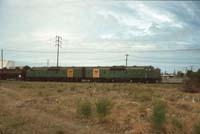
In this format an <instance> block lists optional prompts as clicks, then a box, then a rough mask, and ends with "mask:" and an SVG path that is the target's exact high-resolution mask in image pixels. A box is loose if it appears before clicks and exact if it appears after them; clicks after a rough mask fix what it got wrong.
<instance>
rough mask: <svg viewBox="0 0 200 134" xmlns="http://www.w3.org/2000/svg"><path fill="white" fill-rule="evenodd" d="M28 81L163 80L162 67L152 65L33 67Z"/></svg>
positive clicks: (28, 71)
mask: <svg viewBox="0 0 200 134" xmlns="http://www.w3.org/2000/svg"><path fill="white" fill-rule="evenodd" d="M25 79H26V80H28V81H68V82H80V81H91V82H147V83H157V82H160V81H161V74H160V69H158V68H154V67H152V66H129V67H125V66H112V67H110V66H106V67H101V66H97V67H59V68H55V67H51V68H46V67H33V68H31V69H28V70H27V71H26V75H25Z"/></svg>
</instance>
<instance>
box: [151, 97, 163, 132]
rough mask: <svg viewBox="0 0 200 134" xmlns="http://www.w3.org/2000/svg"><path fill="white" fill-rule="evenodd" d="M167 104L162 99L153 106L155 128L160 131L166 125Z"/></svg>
mask: <svg viewBox="0 0 200 134" xmlns="http://www.w3.org/2000/svg"><path fill="white" fill-rule="evenodd" d="M165 115H166V104H165V102H163V101H161V100H157V101H156V102H155V104H154V107H153V128H154V129H155V130H157V131H160V130H162V129H163V127H164V123H165V121H166V116H165Z"/></svg>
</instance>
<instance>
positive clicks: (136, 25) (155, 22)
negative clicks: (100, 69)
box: [0, 0, 200, 67]
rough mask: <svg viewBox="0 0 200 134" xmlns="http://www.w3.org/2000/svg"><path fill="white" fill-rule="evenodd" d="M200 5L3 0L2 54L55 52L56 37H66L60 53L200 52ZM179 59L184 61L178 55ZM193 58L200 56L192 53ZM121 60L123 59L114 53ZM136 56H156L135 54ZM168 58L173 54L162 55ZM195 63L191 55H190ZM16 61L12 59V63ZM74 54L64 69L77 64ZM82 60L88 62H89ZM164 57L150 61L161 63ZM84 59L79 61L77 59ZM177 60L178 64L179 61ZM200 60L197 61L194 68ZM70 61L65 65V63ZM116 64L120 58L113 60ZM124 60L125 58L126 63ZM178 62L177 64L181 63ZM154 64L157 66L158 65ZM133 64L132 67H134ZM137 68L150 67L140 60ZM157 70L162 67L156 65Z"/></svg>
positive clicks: (78, 55) (36, 58) (36, 57)
mask: <svg viewBox="0 0 200 134" xmlns="http://www.w3.org/2000/svg"><path fill="white" fill-rule="evenodd" d="M199 7H200V2H193V1H180V2H174V1H165V2H158V1H156V2H155V1H148V2H147V1H126V2H116V1H109V2H106V1H103V2H102V1H96V0H94V1H92V2H91V1H89V0H86V1H80V0H77V1H71V0H70V1H69V0H56V1H55V0H42V1H41V0H34V1H29V2H27V1H26V0H19V1H16V0H6V1H0V20H1V22H0V28H1V29H0V36H1V38H2V39H1V42H0V46H1V48H4V49H18V50H35V51H37V50H48V51H55V45H54V44H55V36H56V35H60V36H62V37H63V47H62V49H61V51H105V50H106V51H122V50H123V51H124V52H125V53H130V54H131V55H133V54H132V53H134V50H153V49H182V48H184V49H187V48H199V47H200V44H199V41H200V39H199V37H198V36H199V34H200V27H199V25H200V22H199V19H200V8H199ZM41 55H43V54H40V55H37V54H35V55H33V56H31V55H30V56H27V57H25V56H23V54H18V56H13V54H8V55H7V58H10V59H13V60H19V59H21V60H23V59H24V60H25V61H27V60H28V59H29V60H31V61H44V60H45V59H47V58H51V59H55V55H50V54H49V55H45V54H44V55H43V56H41ZM71 55H73V57H74V60H75V61H77V62H80V64H85V63H86V62H87V63H88V64H90V62H89V61H90V60H86V58H88V57H94V58H98V57H101V58H102V59H105V58H108V57H109V56H110V54H99V55H98V54H95V53H94V54H81V53H76V54H71ZM171 55H173V56H174V57H176V58H180V57H181V58H182V57H185V56H184V55H185V54H184V53H183V55H178V54H176V53H173V54H171ZM193 55H195V56H196V55H197V54H196V53H194V54H193ZM114 56H115V57H117V58H118V59H121V57H122V58H123V57H124V54H121V53H116V54H114ZM134 56H147V57H148V56H149V57H150V56H152V54H149V53H145V54H137V55H134ZM162 56H165V58H166V59H167V58H168V57H169V56H170V54H168V55H162ZM187 56H189V57H191V58H192V55H187ZM13 57H14V58H13ZM70 57H72V56H70V54H63V55H62V58H63V59H62V62H63V64H65V63H66V64H67V65H73V64H74V65H77V64H75V61H74V60H73V59H71V58H70ZM83 57H86V58H85V60H84V58H83ZM159 57H160V54H154V56H153V57H152V58H154V59H159ZM80 58H81V59H82V60H81V61H80V60H78V59H80ZM176 58H175V59H176ZM198 58H200V57H198V56H196V57H195V58H194V59H195V61H196V63H199V61H198V60H197V59H198ZM66 59H67V60H66ZM111 59H112V58H111ZM115 60H117V59H115ZM122 60H123V59H122ZM177 61H178V60H177ZM122 62H123V61H116V62H114V61H113V62H111V61H106V60H103V61H102V62H98V60H97V61H96V62H94V61H92V62H91V64H93V65H95V64H98V63H99V64H100V65H107V64H115V63H116V64H120V63H122ZM149 62H150V63H153V64H154V61H152V62H151V60H149ZM134 63H135V62H134V60H133V61H131V64H134ZM136 63H138V64H144V63H147V62H146V61H142V60H141V62H140V63H139V60H138V62H136ZM154 65H159V66H162V67H163V66H164V65H163V64H162V65H160V64H158V63H155V64H154Z"/></svg>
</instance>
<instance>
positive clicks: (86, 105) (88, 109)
mask: <svg viewBox="0 0 200 134" xmlns="http://www.w3.org/2000/svg"><path fill="white" fill-rule="evenodd" d="M77 112H78V113H79V114H80V115H81V116H82V117H85V118H88V117H89V116H91V114H92V105H91V103H90V102H89V101H84V102H81V103H79V104H78V109H77Z"/></svg>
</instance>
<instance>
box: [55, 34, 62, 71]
mask: <svg viewBox="0 0 200 134" xmlns="http://www.w3.org/2000/svg"><path fill="white" fill-rule="evenodd" d="M61 44H62V37H60V36H58V35H56V46H57V67H58V66H59V51H60V47H61Z"/></svg>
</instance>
